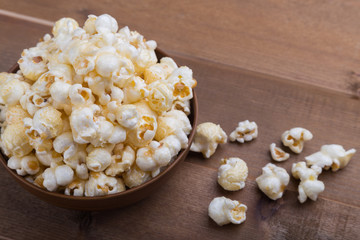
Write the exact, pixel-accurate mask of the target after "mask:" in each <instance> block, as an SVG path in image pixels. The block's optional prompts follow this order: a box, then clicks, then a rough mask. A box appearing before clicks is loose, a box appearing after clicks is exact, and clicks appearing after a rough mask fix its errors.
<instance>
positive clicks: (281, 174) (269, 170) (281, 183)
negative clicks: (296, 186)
mask: <svg viewBox="0 0 360 240" xmlns="http://www.w3.org/2000/svg"><path fill="white" fill-rule="evenodd" d="M289 181H290V177H289V174H288V173H287V172H286V170H285V169H284V168H281V167H277V166H276V165H274V164H272V163H268V164H266V165H265V167H263V168H262V174H261V175H260V176H259V177H257V178H256V183H257V185H258V187H259V188H260V190H261V191H262V192H263V193H265V194H266V196H268V197H269V198H270V199H272V200H277V199H279V198H281V197H282V195H283V193H284V190H285V188H286V186H287V185H288V184H289Z"/></svg>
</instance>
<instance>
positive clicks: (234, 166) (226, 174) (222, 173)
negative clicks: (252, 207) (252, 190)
mask: <svg viewBox="0 0 360 240" xmlns="http://www.w3.org/2000/svg"><path fill="white" fill-rule="evenodd" d="M247 176H248V167H247V165H246V162H245V161H244V160H242V159H240V158H235V157H233V158H223V159H221V166H220V167H219V170H218V183H219V184H220V186H222V187H223V188H224V189H225V190H228V191H237V190H240V189H243V188H244V187H245V180H246V178H247Z"/></svg>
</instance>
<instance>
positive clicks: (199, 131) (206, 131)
mask: <svg viewBox="0 0 360 240" xmlns="http://www.w3.org/2000/svg"><path fill="white" fill-rule="evenodd" d="M226 141H227V135H226V133H225V132H224V130H222V128H221V127H220V125H216V124H214V123H211V122H206V123H201V124H199V125H198V126H197V128H196V133H195V138H194V142H193V143H192V145H191V148H190V150H191V151H193V152H201V153H202V154H203V156H204V157H205V158H209V157H210V156H211V155H213V154H214V153H215V150H216V148H217V146H218V144H219V143H226Z"/></svg>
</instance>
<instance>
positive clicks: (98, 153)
mask: <svg viewBox="0 0 360 240" xmlns="http://www.w3.org/2000/svg"><path fill="white" fill-rule="evenodd" d="M110 164H111V154H110V153H109V151H107V150H106V149H104V148H94V149H93V150H92V151H90V152H89V154H88V156H87V157H86V165H87V167H88V169H90V170H91V171H94V172H102V171H104V170H105V169H106V168H107V167H108V166H109V165H110Z"/></svg>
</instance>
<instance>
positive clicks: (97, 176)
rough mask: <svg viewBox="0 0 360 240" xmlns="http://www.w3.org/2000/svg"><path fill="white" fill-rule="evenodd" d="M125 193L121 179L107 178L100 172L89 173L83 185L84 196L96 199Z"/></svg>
mask: <svg viewBox="0 0 360 240" xmlns="http://www.w3.org/2000/svg"><path fill="white" fill-rule="evenodd" d="M122 191H125V185H124V182H123V181H122V179H121V178H115V177H108V176H106V175H105V174H104V173H102V172H91V173H90V178H89V180H88V181H87V182H86V183H85V196H87V197H96V196H104V195H107V194H114V193H118V192H122Z"/></svg>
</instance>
